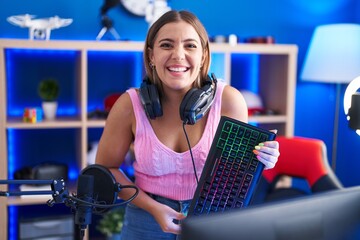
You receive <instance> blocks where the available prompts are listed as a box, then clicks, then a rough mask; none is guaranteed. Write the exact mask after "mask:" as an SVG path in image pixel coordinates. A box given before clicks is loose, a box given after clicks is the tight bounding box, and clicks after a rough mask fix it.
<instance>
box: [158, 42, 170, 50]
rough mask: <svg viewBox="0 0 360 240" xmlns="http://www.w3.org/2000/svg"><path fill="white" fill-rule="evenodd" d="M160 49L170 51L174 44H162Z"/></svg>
mask: <svg viewBox="0 0 360 240" xmlns="http://www.w3.org/2000/svg"><path fill="white" fill-rule="evenodd" d="M160 47H161V48H163V49H170V48H171V47H172V44H171V43H169V42H163V43H161V44H160Z"/></svg>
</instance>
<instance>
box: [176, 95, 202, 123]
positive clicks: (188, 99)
mask: <svg viewBox="0 0 360 240" xmlns="http://www.w3.org/2000/svg"><path fill="white" fill-rule="evenodd" d="M200 94H201V93H200V90H199V89H198V88H191V89H190V90H189V91H188V92H187V93H186V94H185V96H184V98H183V100H182V101H181V104H180V118H181V120H182V121H183V122H186V123H188V124H194V123H195V122H194V120H193V119H194V114H192V112H193V111H191V107H192V106H193V105H194V104H195V102H196V101H197V100H198V99H199V96H200ZM192 122H194V123H192Z"/></svg>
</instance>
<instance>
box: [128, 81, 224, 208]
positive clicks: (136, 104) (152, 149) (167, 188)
mask: <svg viewBox="0 0 360 240" xmlns="http://www.w3.org/2000/svg"><path fill="white" fill-rule="evenodd" d="M224 86H225V83H223V82H220V81H219V82H218V84H217V90H216V95H215V99H214V102H213V104H212V106H211V107H210V111H209V113H208V114H209V116H208V119H207V123H206V126H205V131H204V133H203V135H202V137H201V139H200V141H199V142H198V143H197V144H196V145H195V146H194V147H193V148H192V152H193V156H194V161H195V166H196V172H197V175H198V177H200V174H201V172H202V169H203V167H204V164H205V160H206V157H207V155H208V152H209V150H210V146H211V143H212V140H213V138H214V135H215V132H216V129H217V126H218V123H219V121H220V117H221V96H222V92H223V89H224ZM127 93H128V94H129V95H130V98H131V101H132V105H133V109H134V114H135V117H136V133H135V141H134V152H135V159H136V160H135V162H134V165H133V166H134V170H135V183H136V185H137V186H138V187H139V188H140V189H142V190H143V191H145V192H149V193H152V194H156V195H159V196H163V197H167V198H170V199H173V200H178V201H181V200H189V199H192V197H193V195H194V192H195V189H196V179H195V175H194V169H193V165H192V160H191V155H190V151H189V150H187V151H186V152H182V153H178V152H175V151H173V150H172V149H170V148H168V147H167V146H165V145H164V144H163V143H161V142H160V140H159V139H158V138H157V136H156V134H155V132H154V131H153V129H152V127H151V125H150V122H149V120H148V118H147V115H146V113H145V111H144V108H143V106H142V104H141V101H140V97H139V95H138V93H137V92H136V90H135V89H129V90H127ZM179 117H180V116H179Z"/></svg>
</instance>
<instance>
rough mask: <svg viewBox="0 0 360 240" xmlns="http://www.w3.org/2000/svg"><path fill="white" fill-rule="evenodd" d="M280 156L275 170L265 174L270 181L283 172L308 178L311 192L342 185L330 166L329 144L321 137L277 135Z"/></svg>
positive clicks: (267, 171) (337, 187) (283, 173)
mask: <svg viewBox="0 0 360 240" xmlns="http://www.w3.org/2000/svg"><path fill="white" fill-rule="evenodd" d="M276 140H277V141H278V142H279V144H280V157H279V159H278V162H277V164H276V166H275V167H274V168H273V169H269V170H265V171H264V172H263V177H264V178H265V180H266V181H267V182H268V183H269V184H271V183H273V182H274V180H276V179H278V177H279V176H281V175H288V176H291V177H296V178H301V179H304V180H306V181H307V183H308V185H309V188H310V190H311V192H312V193H315V192H322V191H327V190H333V189H339V188H343V186H342V184H341V182H340V181H339V179H338V178H337V177H336V175H335V174H334V172H333V170H332V169H331V168H330V166H329V162H328V158H327V152H326V151H327V150H326V145H325V143H324V142H323V141H322V140H319V139H313V138H304V137H283V136H278V137H277V138H276Z"/></svg>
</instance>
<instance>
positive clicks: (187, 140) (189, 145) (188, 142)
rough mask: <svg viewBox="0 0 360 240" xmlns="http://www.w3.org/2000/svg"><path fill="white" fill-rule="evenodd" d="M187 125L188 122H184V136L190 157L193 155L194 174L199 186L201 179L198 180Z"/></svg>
mask: <svg viewBox="0 0 360 240" xmlns="http://www.w3.org/2000/svg"><path fill="white" fill-rule="evenodd" d="M185 125H186V122H185V121H184V122H183V130H184V134H185V137H186V142H187V144H188V147H189V151H190V155H191V161H192V165H193V168H194V174H195V179H196V183H197V184H199V179H198V176H197V173H196V167H195V161H194V156H193V153H192V150H191V144H190V141H189V137H188V135H187V132H186V129H185Z"/></svg>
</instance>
